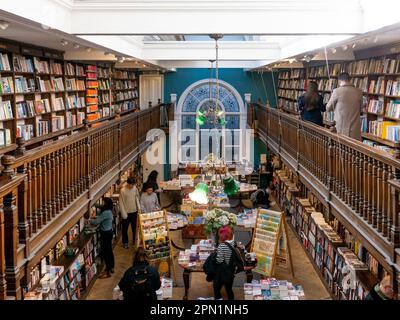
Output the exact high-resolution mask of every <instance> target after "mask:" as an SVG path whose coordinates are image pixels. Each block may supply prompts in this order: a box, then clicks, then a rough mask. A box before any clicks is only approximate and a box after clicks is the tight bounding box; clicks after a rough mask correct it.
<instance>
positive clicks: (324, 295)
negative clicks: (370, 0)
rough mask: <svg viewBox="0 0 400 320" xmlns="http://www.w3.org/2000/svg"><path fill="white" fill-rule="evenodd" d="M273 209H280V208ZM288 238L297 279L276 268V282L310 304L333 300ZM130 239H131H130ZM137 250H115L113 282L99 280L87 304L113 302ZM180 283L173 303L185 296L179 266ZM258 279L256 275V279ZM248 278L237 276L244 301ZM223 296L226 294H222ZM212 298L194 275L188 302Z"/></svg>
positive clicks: (178, 240)
mask: <svg viewBox="0 0 400 320" xmlns="http://www.w3.org/2000/svg"><path fill="white" fill-rule="evenodd" d="M273 209H276V210H277V209H278V208H277V207H275V208H273ZM288 229H289V230H288V237H289V242H290V245H291V250H292V259H293V266H294V272H295V277H294V278H292V276H291V274H290V270H288V269H287V268H282V267H277V268H276V274H275V277H276V278H277V279H282V280H289V281H291V282H293V284H299V285H302V286H303V288H304V292H305V297H306V299H307V300H320V299H330V295H329V293H328V291H327V290H326V288H325V287H324V285H323V283H322V282H321V280H320V278H319V277H318V274H317V273H316V271H315V269H314V267H313V265H312V264H311V261H310V260H309V258H308V256H307V255H306V253H305V251H304V249H303V247H302V246H301V244H300V242H299V241H298V239H297V237H296V236H295V234H294V233H293V231H292V230H291V229H290V228H288ZM171 237H172V239H173V240H174V242H175V243H177V244H178V245H181V246H185V243H183V241H182V238H181V233H180V231H176V232H172V233H171ZM130 239H132V238H131V235H130ZM133 252H134V249H133V248H132V246H131V247H130V248H129V249H124V248H123V247H122V246H121V244H117V246H116V247H115V249H114V255H115V273H114V275H113V276H112V277H111V278H108V279H98V280H96V283H95V284H94V286H93V288H92V290H91V291H90V293H89V295H88V296H87V299H88V300H110V299H112V291H113V288H114V287H115V286H116V285H117V284H118V282H119V280H120V279H121V278H122V276H123V274H124V272H125V271H126V269H128V268H129V267H130V266H131V263H132V256H133ZM176 271H177V283H176V287H174V288H173V299H174V300H181V299H182V297H183V294H184V288H183V279H182V269H181V268H180V267H179V266H178V265H176ZM254 278H255V279H257V278H258V277H257V275H255V277H254ZM244 282H245V278H244V275H243V274H239V275H237V276H236V279H235V282H234V292H235V299H237V300H242V299H243V283H244ZM223 294H224V293H223ZM212 296H213V289H212V284H211V283H209V282H207V281H206V280H205V275H204V274H203V273H194V274H192V275H191V288H190V291H189V299H190V300H196V299H197V298H199V297H203V298H208V297H212Z"/></svg>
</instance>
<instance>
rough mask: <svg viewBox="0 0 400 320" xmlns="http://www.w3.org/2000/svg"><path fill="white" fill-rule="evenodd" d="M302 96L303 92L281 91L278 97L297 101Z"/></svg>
mask: <svg viewBox="0 0 400 320" xmlns="http://www.w3.org/2000/svg"><path fill="white" fill-rule="evenodd" d="M301 95H302V92H301V91H296V90H286V89H279V90H278V96H279V97H280V98H286V99H293V100H297V99H298V98H299V97H300V96H301Z"/></svg>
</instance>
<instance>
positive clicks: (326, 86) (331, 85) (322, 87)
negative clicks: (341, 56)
mask: <svg viewBox="0 0 400 320" xmlns="http://www.w3.org/2000/svg"><path fill="white" fill-rule="evenodd" d="M317 83H318V90H319V91H332V90H333V89H335V88H336V87H337V83H338V81H337V79H319V80H318V81H317Z"/></svg>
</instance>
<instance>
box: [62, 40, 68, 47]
mask: <svg viewBox="0 0 400 320" xmlns="http://www.w3.org/2000/svg"><path fill="white" fill-rule="evenodd" d="M61 45H62V46H63V47H65V46H66V45H68V41H67V40H65V39H62V40H61Z"/></svg>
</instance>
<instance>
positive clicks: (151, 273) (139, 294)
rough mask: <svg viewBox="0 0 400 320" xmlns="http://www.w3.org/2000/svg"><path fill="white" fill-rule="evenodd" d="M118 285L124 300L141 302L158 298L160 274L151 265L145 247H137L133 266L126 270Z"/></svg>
mask: <svg viewBox="0 0 400 320" xmlns="http://www.w3.org/2000/svg"><path fill="white" fill-rule="evenodd" d="M118 286H119V288H120V290H121V291H122V292H123V295H124V300H131V301H133V300H135V301H140V302H146V301H154V300H157V294H156V291H157V290H158V289H160V287H161V280H160V275H159V273H158V271H157V270H156V269H155V268H154V267H152V266H150V265H149V259H148V257H147V253H146V250H145V249H143V247H139V248H138V249H137V251H136V253H135V255H134V258H133V264H132V266H131V267H130V268H129V269H128V270H126V272H125V274H124V276H123V277H122V279H121V280H120V282H119V283H118Z"/></svg>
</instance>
